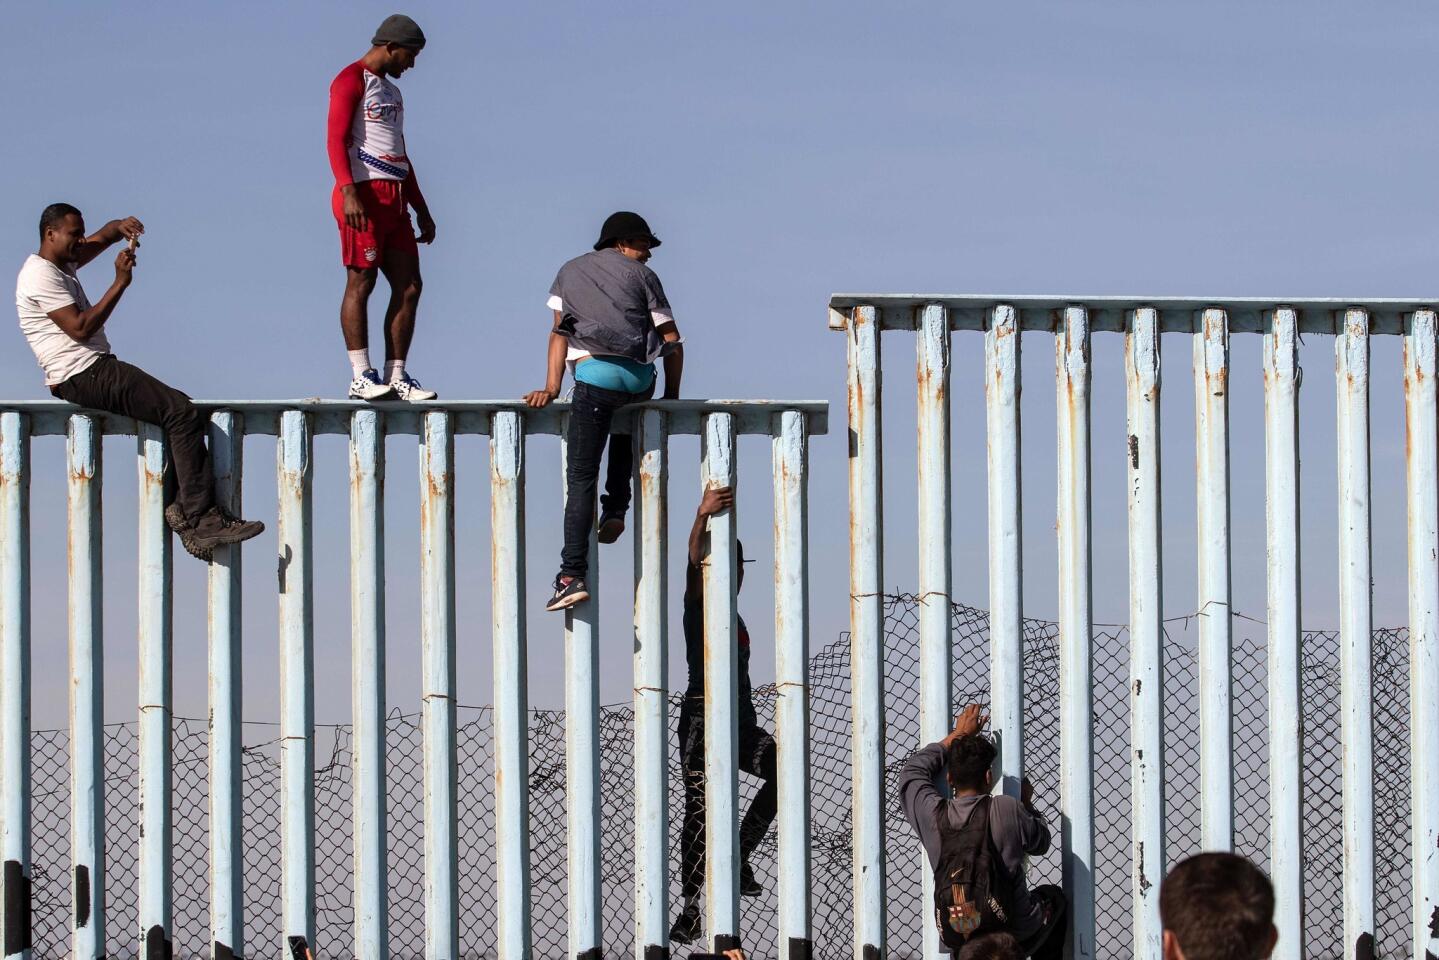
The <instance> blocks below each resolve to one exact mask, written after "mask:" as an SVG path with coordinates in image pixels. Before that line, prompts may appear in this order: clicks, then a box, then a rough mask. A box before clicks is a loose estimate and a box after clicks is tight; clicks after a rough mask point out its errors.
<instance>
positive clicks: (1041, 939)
mask: <svg viewBox="0 0 1439 960" xmlns="http://www.w3.org/2000/svg"><path fill="white" fill-rule="evenodd" d="M1029 896H1030V897H1031V898H1032V899H1034V900H1038V901H1039V902H1041V903H1042V904H1044V926H1042V927H1040V928H1039V929H1038V930H1036V931H1035V932H1034V934H1032V935H1031V936H1030V937H1029V938H1028V939H1026V940H1025V941H1024V942H1023V944H1022V946H1023V948H1024V952H1025V954H1026V955H1028V956H1029V957H1031V958H1033V960H1063V958H1064V935H1065V932H1066V931H1067V930H1068V929H1069V923H1068V922H1067V920H1066V914H1068V912H1069V904H1068V903H1067V902H1066V901H1065V899H1064V891H1063V889H1061V888H1060V887H1059V886H1058V885H1057V884H1053V883H1046V884H1044V885H1043V886H1040V887H1035V888H1034V889H1033V890H1031V891H1029Z"/></svg>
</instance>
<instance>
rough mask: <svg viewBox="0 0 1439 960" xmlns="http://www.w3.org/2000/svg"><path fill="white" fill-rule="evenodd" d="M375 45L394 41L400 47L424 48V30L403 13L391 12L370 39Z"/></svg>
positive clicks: (378, 45)
mask: <svg viewBox="0 0 1439 960" xmlns="http://www.w3.org/2000/svg"><path fill="white" fill-rule="evenodd" d="M370 42H371V43H372V44H374V45H375V46H377V47H382V46H385V45H386V44H390V43H394V44H398V45H399V46H402V47H409V48H410V49H411V50H423V49H424V48H425V31H423V30H421V29H420V25H419V24H418V23H416V22H415V21H413V20H411V19H410V18H409V17H407V16H405V15H404V14H403V13H392V14H390V15H389V16H388V17H386V18H385V21H384V23H381V24H380V26H379V29H377V30H376V31H375V37H374V39H373V40H371V41H370Z"/></svg>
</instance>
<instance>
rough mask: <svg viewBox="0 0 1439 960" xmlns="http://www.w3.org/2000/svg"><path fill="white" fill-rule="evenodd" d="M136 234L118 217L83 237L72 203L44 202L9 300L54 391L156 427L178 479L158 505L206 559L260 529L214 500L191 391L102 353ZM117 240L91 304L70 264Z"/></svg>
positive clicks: (139, 229)
mask: <svg viewBox="0 0 1439 960" xmlns="http://www.w3.org/2000/svg"><path fill="white" fill-rule="evenodd" d="M144 232H145V227H144V225H142V224H141V223H140V221H139V220H136V219H135V218H134V217H126V218H125V219H123V220H111V221H110V222H109V223H107V224H105V225H104V226H103V227H101V228H100V229H99V230H97V231H96V232H95V233H93V234H91V235H90V236H86V235H85V220H84V218H83V217H81V215H80V211H79V210H77V209H75V208H74V207H72V206H70V204H68V203H52V204H51V205H50V206H48V207H46V208H45V211H44V212H43V213H42V214H40V252H39V253H35V254H31V255H30V256H29V257H28V258H27V259H26V260H25V265H24V266H23V267H21V268H20V276H19V278H18V279H17V280H16V282H15V307H16V310H17V311H18V312H19V315H20V330H21V332H23V333H24V334H25V339H26V340H27V341H29V343H30V349H31V350H34V351H35V359H36V360H38V361H39V362H40V369H42V370H43V371H44V372H45V385H46V386H48V387H49V388H50V392H51V393H52V394H54V395H55V396H57V397H59V398H60V399H62V400H68V401H70V402H71V403H74V404H78V405H80V406H82V407H89V408H91V409H93V410H102V411H106V412H108V413H118V414H120V415H122V416H126V417H131V418H133V419H135V420H140V421H143V422H145V423H150V424H155V425H157V426H159V427H162V428H163V429H164V431H165V437H166V439H167V440H168V441H169V444H170V460H171V464H172V465H173V467H174V471H175V481H176V486H177V487H178V490H177V493H176V496H175V498H174V500H172V501H171V502H170V503H169V504H168V505H166V507H165V522H166V523H168V524H169V525H170V529H171V530H174V531H175V532H176V533H178V534H179V535H180V542H181V543H183V544H184V545H185V549H186V550H188V551H189V552H190V553H191V554H192V555H194V556H196V557H199V558H200V559H202V560H209V559H210V557H211V554H212V553H213V551H214V549H215V547H217V546H220V545H221V544H226V543H239V542H240V541H242V540H248V539H250V538H251V537H253V536H255V535H257V534H258V533H259V532H260V531H261V530H264V529H265V527H264V524H262V523H260V522H259V521H253V520H252V521H244V520H239V519H237V518H235V517H232V516H230V514H229V513H227V512H226V511H224V510H223V509H221V508H220V507H219V506H217V505H216V503H215V480H214V476H213V474H212V473H211V469H210V455H209V452H208V451H207V450H206V449H205V424H206V422H207V421H206V418H205V416H204V414H202V413H200V411H199V410H197V409H195V405H194V404H192V403H191V402H190V398H189V397H187V396H185V394H183V393H181V392H180V391H178V390H176V389H174V388H173V387H169V386H166V385H165V384H163V383H161V382H160V381H159V380H156V379H155V378H154V377H152V376H150V375H149V374H148V373H146V372H145V371H143V370H141V369H139V368H138V367H133V366H131V365H130V364H128V363H126V362H125V361H123V360H119V359H116V357H115V355H114V354H112V353H111V352H110V341H109V339H108V338H107V337H106V336H105V322H106V321H107V320H109V319H110V314H111V313H112V312H113V311H114V309H115V305H116V304H118V303H119V302H120V296H121V295H122V294H123V293H124V292H125V288H127V287H128V286H130V281H131V279H132V278H133V276H134V270H135V248H136V246H138V242H139V238H140V235H141V234H142V233H144ZM121 240H129V241H130V243H129V246H128V247H127V248H126V249H123V250H121V251H120V255H119V256H117V257H116V258H115V280H114V282H113V283H111V284H110V289H108V290H106V291H105V294H104V296H102V297H101V298H100V302H99V303H97V304H95V305H93V306H92V305H91V304H90V300H89V298H87V297H86V296H85V290H84V288H82V287H81V286H80V279H79V278H78V277H77V276H76V275H75V271H76V270H77V269H79V268H80V267H83V266H84V265H85V264H87V263H89V262H90V261H91V260H94V259H95V258H96V257H97V256H99V255H100V254H101V253H103V252H104V251H105V250H106V249H107V248H108V247H110V246H111V245H113V244H115V243H118V242H120V241H121Z"/></svg>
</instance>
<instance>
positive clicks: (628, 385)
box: [575, 357, 655, 393]
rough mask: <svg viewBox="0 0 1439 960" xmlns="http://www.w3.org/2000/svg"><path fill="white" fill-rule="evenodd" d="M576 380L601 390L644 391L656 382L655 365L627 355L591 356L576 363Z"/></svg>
mask: <svg viewBox="0 0 1439 960" xmlns="http://www.w3.org/2000/svg"><path fill="white" fill-rule="evenodd" d="M575 380H576V381H577V382H579V383H588V384H589V385H590V386H592V387H599V388H600V389H601V390H619V391H621V392H623V393H644V392H645V391H646V390H648V389H649V388H650V385H651V384H653V383H654V382H655V365H654V364H652V363H637V362H636V361H634V360H630V359H628V358H626V357H589V358H588V359H582V360H580V361H579V362H577V363H576V364H575Z"/></svg>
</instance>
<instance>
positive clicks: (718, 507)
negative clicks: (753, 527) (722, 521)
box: [689, 487, 734, 566]
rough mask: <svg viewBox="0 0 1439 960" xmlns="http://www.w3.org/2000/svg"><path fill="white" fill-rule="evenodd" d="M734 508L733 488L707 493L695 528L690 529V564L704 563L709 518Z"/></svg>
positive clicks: (696, 517) (697, 515)
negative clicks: (706, 526)
mask: <svg viewBox="0 0 1439 960" xmlns="http://www.w3.org/2000/svg"><path fill="white" fill-rule="evenodd" d="M733 506H734V488H733V487H711V488H710V489H708V490H706V491H705V495H704V497H703V498H702V499H701V500H700V506H699V509H698V510H696V511H695V522H694V526H692V527H690V542H689V560H690V563H692V564H694V565H695V566H699V565H700V564H701V563H703V562H704V558H705V555H704V541H705V525H706V524H707V523H708V522H709V518H710V517H712V516H714V515H715V514H717V513H724V512H725V511H726V510H728V509H729V508H730V507H733Z"/></svg>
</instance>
